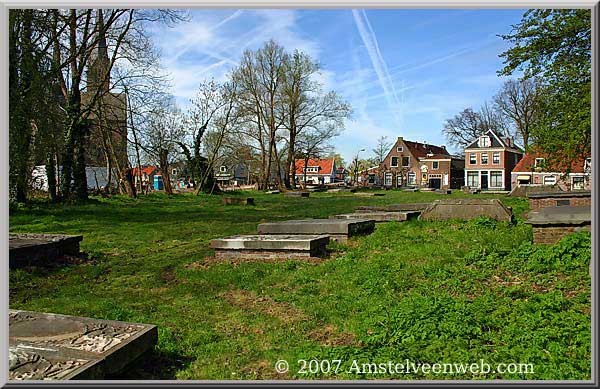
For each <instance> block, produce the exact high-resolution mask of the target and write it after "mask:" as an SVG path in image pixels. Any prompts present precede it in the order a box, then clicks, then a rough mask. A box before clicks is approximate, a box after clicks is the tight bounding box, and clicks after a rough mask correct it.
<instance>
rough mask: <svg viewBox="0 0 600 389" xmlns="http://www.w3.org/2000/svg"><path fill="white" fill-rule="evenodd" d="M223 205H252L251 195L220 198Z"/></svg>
mask: <svg viewBox="0 0 600 389" xmlns="http://www.w3.org/2000/svg"><path fill="white" fill-rule="evenodd" d="M221 204H223V205H254V198H253V197H223V198H222V199H221Z"/></svg>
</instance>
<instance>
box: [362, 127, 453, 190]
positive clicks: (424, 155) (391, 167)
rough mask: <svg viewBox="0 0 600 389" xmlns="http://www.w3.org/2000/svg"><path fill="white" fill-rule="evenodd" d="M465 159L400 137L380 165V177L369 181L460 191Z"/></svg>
mask: <svg viewBox="0 0 600 389" xmlns="http://www.w3.org/2000/svg"><path fill="white" fill-rule="evenodd" d="M463 169H464V159H462V158H461V157H456V156H452V155H450V153H448V151H447V150H446V147H445V146H435V145H430V144H427V143H420V142H413V141H409V140H405V139H404V138H402V137H398V139H397V140H396V142H395V143H394V145H393V146H392V148H391V149H390V151H389V152H388V154H387V155H386V157H385V158H384V159H383V161H382V162H381V163H380V165H379V169H378V172H377V173H375V172H372V173H370V174H371V175H374V174H378V176H379V177H370V178H369V182H378V181H379V182H381V183H382V184H383V186H384V187H387V188H400V187H413V188H419V187H422V188H433V189H450V188H460V185H462V176H463V174H464V173H463Z"/></svg>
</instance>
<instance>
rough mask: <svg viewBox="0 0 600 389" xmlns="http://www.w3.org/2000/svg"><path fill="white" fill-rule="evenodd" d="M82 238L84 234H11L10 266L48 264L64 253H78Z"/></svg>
mask: <svg viewBox="0 0 600 389" xmlns="http://www.w3.org/2000/svg"><path fill="white" fill-rule="evenodd" d="M82 240H83V236H82V235H57V234H26V233H17V234H9V237H8V247H9V255H8V258H9V261H8V262H9V268H11V269H14V268H18V267H23V266H31V265H48V264H51V263H54V262H56V261H57V260H59V259H61V258H62V257H63V256H64V255H77V254H79V242H81V241H82Z"/></svg>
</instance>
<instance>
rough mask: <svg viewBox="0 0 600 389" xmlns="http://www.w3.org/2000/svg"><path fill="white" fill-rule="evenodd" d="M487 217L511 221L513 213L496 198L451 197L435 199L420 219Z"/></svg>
mask: <svg viewBox="0 0 600 389" xmlns="http://www.w3.org/2000/svg"><path fill="white" fill-rule="evenodd" d="M476 217H489V218H492V219H496V220H500V221H507V222H510V221H512V218H513V213H512V209H511V208H510V207H507V206H505V205H504V204H502V202H501V201H500V200H498V199H452V200H436V201H434V202H433V203H431V205H430V206H429V207H427V209H425V210H424V211H423V212H422V213H421V216H419V219H420V220H449V219H461V220H471V219H473V218H476Z"/></svg>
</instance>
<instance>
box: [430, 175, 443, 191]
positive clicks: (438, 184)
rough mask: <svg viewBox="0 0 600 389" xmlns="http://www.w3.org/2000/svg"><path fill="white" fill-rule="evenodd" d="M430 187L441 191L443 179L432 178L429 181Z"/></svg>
mask: <svg viewBox="0 0 600 389" xmlns="http://www.w3.org/2000/svg"><path fill="white" fill-rule="evenodd" d="M429 187H430V188H433V189H441V188H442V179H441V178H430V179H429Z"/></svg>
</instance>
